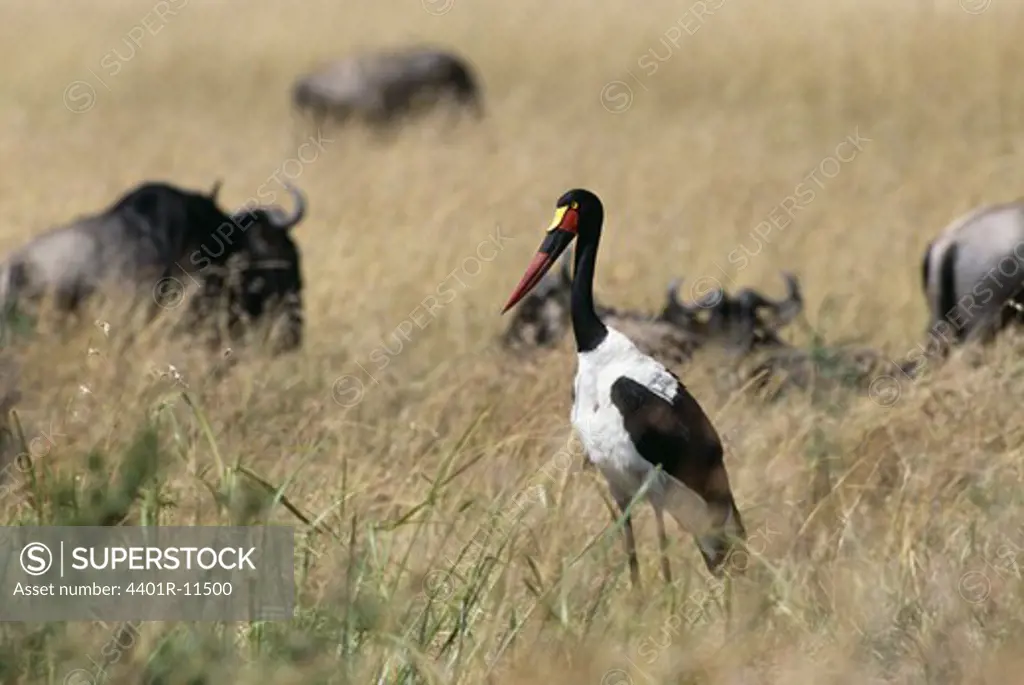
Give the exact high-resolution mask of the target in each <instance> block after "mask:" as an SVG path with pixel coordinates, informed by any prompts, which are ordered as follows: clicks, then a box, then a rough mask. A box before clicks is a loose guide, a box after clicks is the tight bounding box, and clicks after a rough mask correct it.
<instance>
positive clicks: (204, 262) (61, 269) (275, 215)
mask: <svg viewBox="0 0 1024 685" xmlns="http://www.w3.org/2000/svg"><path fill="white" fill-rule="evenodd" d="M219 189H220V182H218V183H216V184H215V185H214V187H213V189H212V190H211V191H210V192H209V193H199V192H195V191H188V190H183V189H181V188H178V187H175V186H173V185H170V184H168V183H143V184H140V185H139V186H136V187H135V188H134V189H132V190H130V191H129V192H127V193H126V194H124V195H123V196H122V197H121V198H119V199H118V200H117V201H116V202H114V203H113V204H112V205H111V206H110V207H108V208H107V209H105V210H103V211H102V212H99V213H97V214H95V215H91V216H83V217H80V218H78V219H75V220H73V221H71V222H70V223H68V224H65V225H63V226H59V227H57V228H54V229H51V230H50V231H48V232H46V233H44V234H43V235H41V236H38V237H37V238H35V239H33V240H32V241H30V242H29V243H28V244H26V245H24V246H23V247H21V248H19V249H17V250H15V251H14V252H13V253H12V254H10V255H9V256H8V257H7V259H6V260H4V262H3V263H2V265H0V304H2V306H3V309H4V311H5V312H6V313H7V314H8V315H9V314H10V312H11V310H12V309H13V308H15V307H20V306H21V305H23V304H30V303H38V302H39V301H40V300H42V299H44V298H45V297H47V296H52V298H53V301H54V304H55V305H56V309H57V310H58V312H59V313H62V314H65V315H66V314H73V313H77V312H78V311H79V309H80V307H81V305H82V304H83V303H84V302H85V301H86V299H88V298H89V297H91V296H92V295H94V294H96V293H98V292H99V291H107V290H108V289H109V290H110V291H111V292H113V291H114V290H116V289H118V288H120V289H121V290H126V291H127V292H128V294H129V295H130V296H132V300H133V305H134V306H139V305H143V306H145V307H146V309H147V319H149V320H151V319H152V318H154V317H155V316H156V314H157V313H159V310H160V308H161V307H164V308H166V307H168V306H172V305H173V303H172V305H168V303H166V302H163V301H161V294H163V295H166V294H167V293H160V292H158V291H159V286H160V285H161V284H166V283H182V282H183V281H184V280H188V279H187V278H186V275H187V276H191V277H192V278H193V279H195V280H201V279H203V278H210V279H214V280H215V279H216V275H215V274H216V273H217V272H218V269H223V268H224V267H226V266H227V264H228V261H229V260H230V259H231V258H232V257H233V256H234V255H236V254H237V253H239V252H240V251H242V252H245V253H247V254H256V253H258V252H259V251H260V249H262V248H261V246H262V245H263V243H262V242H261V239H262V240H266V236H275V235H276V234H278V233H283V234H287V232H288V231H289V230H290V228H291V227H292V226H294V224H295V223H297V220H300V219H301V218H302V213H303V212H304V209H301V210H297V212H296V215H295V216H294V217H286V216H283V210H281V209H280V208H270V209H266V208H254V209H252V210H243V211H242V212H237V213H234V214H228V213H226V212H224V211H223V210H222V209H220V207H218V205H217V202H216V196H217V192H218V191H219ZM292 192H293V194H296V197H299V195H298V193H297V191H295V190H294V189H292ZM303 203H304V201H303ZM300 207H304V204H303V205H300ZM246 216H247V217H248V220H246ZM274 239H275V240H276V239H277V238H274ZM243 248H245V249H243ZM243 257H244V255H243ZM249 273H250V277H251V278H253V279H254V278H255V277H256V275H257V274H256V272H255V271H253V270H252V267H250V270H249ZM213 289H214V290H215V289H216V288H215V287H214V288H213ZM240 299H241V301H242V306H243V308H246V307H248V308H250V309H251V308H252V304H251V302H250V301H249V300H245V298H240ZM179 301H180V300H179Z"/></svg>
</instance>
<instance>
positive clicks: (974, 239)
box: [921, 202, 1024, 354]
mask: <svg viewBox="0 0 1024 685" xmlns="http://www.w3.org/2000/svg"><path fill="white" fill-rule="evenodd" d="M921 280H922V286H923V288H924V293H925V299H926V300H927V302H928V313H929V319H928V331H927V332H928V333H929V334H931V335H935V334H937V335H938V336H939V337H938V338H934V337H933V338H932V345H931V349H932V350H933V351H936V352H938V353H940V354H945V353H946V352H947V351H948V349H949V347H950V346H951V345H955V344H960V343H963V342H966V341H968V340H977V341H979V342H983V343H987V342H991V340H992V339H993V338H994V337H995V335H996V334H997V333H998V332H999V331H1000V330H1002V329H1003V328H1005V327H1006V326H1007V325H1008V324H1009V323H1010V322H1012V321H1015V320H1019V313H1020V310H1021V309H1022V308H1024V298H1022V297H1021V290H1022V288H1024V202H1012V203H1005V204H1000V205H991V206H987V207H982V208H980V209H976V210H974V211H972V212H970V213H968V214H966V215H964V216H961V217H959V218H958V219H956V220H955V221H953V222H952V223H950V224H949V225H948V226H947V227H946V228H945V229H944V230H943V231H942V233H940V234H939V236H938V237H937V238H935V239H934V240H933V241H932V242H931V243H929V244H928V246H927V248H926V249H925V254H924V259H923V260H922V264H921Z"/></svg>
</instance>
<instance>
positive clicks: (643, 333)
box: [502, 257, 803, 364]
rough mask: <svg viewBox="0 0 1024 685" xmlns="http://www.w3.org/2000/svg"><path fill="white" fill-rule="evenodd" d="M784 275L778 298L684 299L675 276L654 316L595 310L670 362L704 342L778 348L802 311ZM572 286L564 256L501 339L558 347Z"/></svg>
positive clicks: (750, 293) (743, 293) (719, 294)
mask: <svg viewBox="0 0 1024 685" xmlns="http://www.w3.org/2000/svg"><path fill="white" fill-rule="evenodd" d="M784 278H785V280H786V284H787V287H788V290H789V292H788V294H787V296H786V298H785V299H784V300H781V301H775V300H771V299H770V298H767V297H765V296H764V295H761V294H760V293H758V292H757V291H755V290H752V289H749V288H744V289H742V290H740V291H739V292H738V293H737V294H736V295H735V296H730V295H728V293H725V292H724V291H723V290H718V291H712V292H710V293H707V294H705V295H704V296H703V297H702V298H699V299H698V300H697V301H696V302H691V303H688V302H683V301H681V300H680V299H679V297H678V296H677V294H676V293H677V290H678V288H679V285H680V284H681V281H680V280H676V281H673V283H672V284H671V285H670V286H669V290H668V294H667V298H666V304H665V306H664V307H663V308H662V311H661V312H660V313H659V314H657V315H648V314H644V313H641V312H635V311H629V310H619V309H613V308H611V307H605V306H600V305H598V306H597V310H598V313H599V314H600V315H601V317H602V318H603V319H604V320H605V321H606V323H608V325H610V326H612V327H614V328H616V329H618V330H619V331H621V332H622V333H624V334H625V335H627V336H628V337H629V338H630V339H631V340H633V341H634V342H635V343H636V344H637V346H638V347H640V348H641V349H642V350H644V351H645V352H646V353H648V354H653V355H655V356H657V357H659V358H660V359H662V360H663V361H665V362H666V363H670V364H678V363H682V362H685V361H687V360H689V359H690V358H691V357H692V355H693V353H694V352H695V351H696V350H697V349H699V348H700V347H703V346H705V345H714V346H718V347H724V348H727V349H735V350H740V351H743V352H746V351H750V350H753V349H757V348H762V347H780V346H782V345H783V343H782V341H781V339H780V338H779V337H778V333H777V332H778V330H780V329H781V328H782V327H784V326H786V325H787V324H789V323H790V322H791V321H792V320H793V319H794V318H795V317H796V316H797V315H798V314H799V313H800V312H801V311H802V310H803V297H802V294H801V292H800V284H799V281H798V280H797V279H796V277H795V276H792V275H790V274H784ZM571 285H572V278H571V275H570V272H569V257H565V258H563V262H562V268H561V269H560V271H559V272H558V273H557V274H555V273H553V272H552V273H549V274H548V276H546V277H545V279H544V280H543V281H542V282H541V283H540V284H538V286H537V287H536V288H535V289H534V290H533V291H531V293H530V294H529V295H528V296H527V297H526V298H525V299H524V300H523V301H522V303H521V304H520V306H519V308H518V309H517V312H516V315H515V317H514V318H513V319H512V321H511V322H510V323H509V326H508V328H507V329H506V331H505V333H504V335H503V336H502V343H503V344H504V345H505V346H506V347H508V348H513V349H522V348H526V347H553V346H554V345H557V344H558V342H559V340H561V338H562V337H563V336H564V335H565V333H566V332H567V331H568V330H569V327H570V321H569V319H570V317H569V300H570V291H571Z"/></svg>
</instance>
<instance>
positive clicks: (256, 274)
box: [186, 189, 306, 353]
mask: <svg viewBox="0 0 1024 685" xmlns="http://www.w3.org/2000/svg"><path fill="white" fill-rule="evenodd" d="M291 192H292V194H293V196H294V199H295V209H294V211H293V212H292V213H291V214H287V213H285V212H284V211H283V210H282V209H281V208H279V207H270V208H266V207H254V208H251V209H244V210H240V211H238V212H236V213H235V214H234V215H232V220H233V221H234V223H235V224H236V225H238V226H240V227H242V229H243V231H244V233H243V234H242V238H241V241H240V245H239V247H238V250H237V252H235V253H234V254H233V255H232V256H231V258H230V259H229V260H228V263H227V264H226V265H224V266H223V267H217V268H211V269H208V270H206V271H204V272H203V273H202V275H201V281H200V288H199V290H198V292H197V294H196V295H195V296H193V298H192V299H191V300H190V302H189V311H188V314H187V316H186V322H187V326H188V327H189V328H194V327H196V326H197V324H199V323H201V322H203V321H204V320H205V321H206V322H208V323H212V324H213V325H212V327H210V328H209V329H208V330H211V332H212V336H211V338H210V339H209V343H210V344H211V345H212V346H223V345H224V343H225V341H226V340H230V341H232V342H239V341H242V340H243V339H245V338H246V337H247V336H248V335H250V334H251V333H254V332H255V331H254V328H255V325H256V324H257V323H263V322H266V323H268V324H269V326H270V330H269V331H267V332H268V333H269V334H270V336H271V338H272V339H271V348H272V351H273V352H275V353H278V352H287V351H289V350H293V349H296V348H298V347H300V346H301V344H302V333H303V312H302V288H303V282H302V265H301V256H300V254H299V248H298V245H296V243H295V241H294V239H293V238H292V235H291V229H292V228H293V227H294V226H296V225H297V224H298V223H299V222H300V221H302V219H303V218H304V217H305V214H306V200H305V197H304V196H303V195H302V193H301V192H299V191H298V190H297V189H291Z"/></svg>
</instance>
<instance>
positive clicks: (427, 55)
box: [292, 47, 483, 126]
mask: <svg viewBox="0 0 1024 685" xmlns="http://www.w3.org/2000/svg"><path fill="white" fill-rule="evenodd" d="M445 99H447V100H450V101H452V102H454V103H455V104H457V105H460V106H463V107H465V108H467V109H469V110H470V111H471V112H472V113H474V114H475V115H476V116H477V117H480V116H482V115H483V105H482V103H481V94H480V89H479V84H478V80H477V77H476V75H475V74H474V71H473V69H472V68H471V67H470V66H469V64H468V63H467V62H466V61H465V60H464V59H463V58H461V57H459V56H457V55H454V54H451V53H449V52H446V51H443V50H438V49H435V48H428V47H413V48H406V49H401V50H387V51H382V52H373V53H368V54H360V55H354V56H352V57H348V58H346V59H342V60H339V61H337V62H333V63H331V64H328V65H325V66H323V67H321V68H320V69H318V70H316V71H314V72H313V73H311V74H308V75H306V76H303V77H301V78H299V79H298V80H297V81H296V82H295V85H294V86H293V87H292V105H293V106H294V107H295V108H296V110H298V111H299V112H300V113H306V114H309V115H311V116H312V117H313V119H314V121H315V122H316V123H317V125H318V126H322V125H323V123H324V121H325V120H326V119H328V118H331V119H334V120H336V121H339V122H343V121H345V120H347V119H349V118H351V117H360V118H362V119H363V120H364V121H366V122H367V123H370V124H372V125H382V126H383V125H387V124H391V123H393V122H394V121H396V120H398V119H399V118H401V117H403V116H406V115H409V114H412V113H414V112H416V111H417V110H422V109H426V108H427V107H430V106H433V105H436V104H437V103H439V102H440V101H441V100H445Z"/></svg>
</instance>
